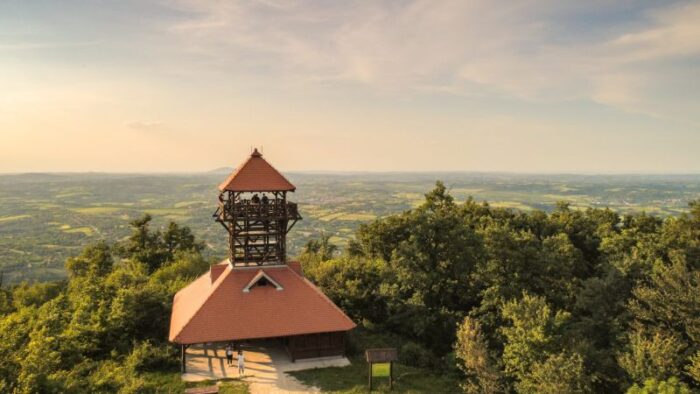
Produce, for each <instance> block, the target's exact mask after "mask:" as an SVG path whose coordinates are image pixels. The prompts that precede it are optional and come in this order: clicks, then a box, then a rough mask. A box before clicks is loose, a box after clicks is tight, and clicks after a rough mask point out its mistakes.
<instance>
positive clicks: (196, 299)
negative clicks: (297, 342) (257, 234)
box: [169, 262, 355, 344]
mask: <svg viewBox="0 0 700 394" xmlns="http://www.w3.org/2000/svg"><path fill="white" fill-rule="evenodd" d="M222 264H226V269H225V270H224V272H223V273H221V275H220V276H219V277H218V278H217V279H216V281H214V283H211V280H210V274H209V273H206V274H204V275H202V276H201V277H200V278H199V279H197V280H195V281H194V282H192V283H191V284H190V285H189V286H187V287H185V288H184V289H182V290H180V291H179V292H178V293H177V294H176V295H175V299H174V301H173V311H172V317H171V321H170V336H169V338H170V341H171V342H175V343H179V344H193V343H203V342H218V341H230V340H241V339H254V338H271V337H281V336H289V335H301V334H313V333H320V332H335V331H348V330H351V329H353V328H355V323H353V322H352V320H350V318H349V317H347V316H346V315H345V313H343V311H342V310H340V308H338V307H337V306H336V305H335V304H334V303H333V302H332V301H331V300H330V299H328V297H326V296H325V295H324V294H323V293H322V292H321V291H320V290H319V289H318V288H317V287H316V286H314V285H313V284H312V283H311V282H309V281H308V280H307V279H306V278H304V277H302V276H301V275H299V273H297V272H296V270H294V269H293V268H291V267H289V266H286V265H285V266H277V267H260V268H259V269H233V268H231V266H230V265H229V264H228V263H227V262H226V263H222ZM261 270H262V271H264V272H265V274H266V275H268V276H269V277H270V278H272V279H274V281H275V282H277V283H279V284H280V285H281V286H282V288H283V290H277V289H276V288H275V287H274V286H256V287H253V288H251V289H250V292H248V293H246V292H243V289H244V288H245V287H246V285H247V284H248V283H249V282H250V281H251V280H252V279H253V278H254V277H255V275H257V274H258V273H259V272H260V271H261Z"/></svg>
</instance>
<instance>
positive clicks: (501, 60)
mask: <svg viewBox="0 0 700 394" xmlns="http://www.w3.org/2000/svg"><path fill="white" fill-rule="evenodd" d="M251 146H257V147H262V149H263V150H264V154H265V157H266V158H268V159H269V160H270V162H271V163H273V164H274V165H275V166H277V167H278V168H280V169H281V170H283V171H306V170H309V171H318V170H321V171H325V170H332V171H416V170H418V171H513V172H548V173H551V172H587V173H627V172H632V173H664V172H674V173H694V172H700V153H699V152H700V150H699V148H700V2H671V1H669V2H647V1H624V0H623V1H617V2H611V1H579V2H562V1H513V2H492V1H464V0H457V1H381V2H380V1H366V2H356V1H338V2H328V1H274V0H265V1H240V2H236V1H141V0H138V1H99V2H98V1H61V2H46V1H3V2H0V172H29V171H31V172H34V171H108V172H142V171H149V172H163V171H165V172H169V171H208V170H212V169H214V168H218V167H223V166H235V165H237V164H238V163H239V162H240V161H241V160H243V159H244V158H245V156H247V154H248V153H249V152H250V148H251Z"/></svg>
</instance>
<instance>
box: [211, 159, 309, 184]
mask: <svg viewBox="0 0 700 394" xmlns="http://www.w3.org/2000/svg"><path fill="white" fill-rule="evenodd" d="M295 189H296V187H295V186H294V185H292V184H291V183H290V182H289V181H288V180H287V178H285V177H284V175H282V174H280V173H279V171H277V170H276V169H275V168H274V167H273V166H271V165H270V163H268V162H267V161H266V160H265V159H263V157H262V154H261V153H260V152H258V150H257V149H256V150H255V151H254V152H253V153H252V154H251V155H250V157H249V158H248V160H246V161H245V163H243V164H242V165H241V166H239V167H238V169H236V170H235V171H233V173H231V175H229V176H228V178H226V180H225V181H223V182H222V183H221V184H220V185H219V190H221V191H224V190H228V191H233V192H272V191H294V190H295Z"/></svg>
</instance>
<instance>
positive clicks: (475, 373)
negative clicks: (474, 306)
mask: <svg viewBox="0 0 700 394" xmlns="http://www.w3.org/2000/svg"><path fill="white" fill-rule="evenodd" d="M454 350H455V355H456V357H457V359H459V361H460V363H458V366H459V368H460V369H461V370H462V372H464V374H465V376H466V379H465V382H464V383H463V384H462V388H463V389H464V392H465V393H485V394H490V393H501V392H503V391H504V384H503V377H502V372H501V368H500V366H499V364H498V359H497V358H496V357H494V356H493V354H492V353H491V351H490V350H489V347H488V343H487V340H486V338H485V337H484V335H483V333H482V332H481V326H480V324H479V322H478V321H476V320H475V319H473V318H471V317H465V318H464V320H463V321H462V323H461V324H460V325H459V328H458V329H457V341H456V342H455V346H454Z"/></svg>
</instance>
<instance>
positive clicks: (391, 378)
mask: <svg viewBox="0 0 700 394" xmlns="http://www.w3.org/2000/svg"><path fill="white" fill-rule="evenodd" d="M393 389H394V362H393V361H389V390H393Z"/></svg>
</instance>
